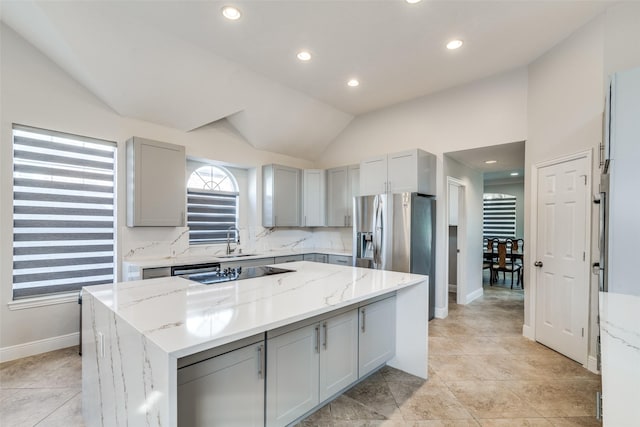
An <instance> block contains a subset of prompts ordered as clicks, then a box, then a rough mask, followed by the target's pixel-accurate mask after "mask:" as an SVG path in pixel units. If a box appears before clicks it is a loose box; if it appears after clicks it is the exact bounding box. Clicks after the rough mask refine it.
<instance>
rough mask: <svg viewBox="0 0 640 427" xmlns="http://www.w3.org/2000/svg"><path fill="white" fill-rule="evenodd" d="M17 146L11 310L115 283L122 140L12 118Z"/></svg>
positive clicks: (13, 140) (54, 301)
mask: <svg viewBox="0 0 640 427" xmlns="http://www.w3.org/2000/svg"><path fill="white" fill-rule="evenodd" d="M30 134H31V135H30ZM11 150H12V159H11V162H12V163H11V164H12V168H13V172H12V183H11V194H12V216H11V218H12V229H11V231H12V233H11V234H12V242H11V245H12V258H11V260H12V261H11V262H12V264H11V273H12V288H11V291H12V305H14V306H15V307H13V308H12V309H16V308H30V307H32V306H41V305H50V304H57V303H60V302H67V300H68V299H69V298H75V296H76V295H77V294H78V292H79V290H80V289H81V288H82V287H83V286H86V285H87V281H86V280H82V279H83V278H86V279H87V280H88V281H90V282H92V284H109V283H115V281H116V279H117V271H118V268H117V258H116V248H117V232H116V230H117V156H118V145H117V143H116V142H114V141H107V140H103V139H98V138H91V137H86V136H80V135H75V134H71V133H68V132H59V131H54V130H49V129H42V128H36V127H33V126H25V125H21V124H16V123H13V124H12V130H11ZM39 169H40V170H39ZM69 211H72V212H69ZM70 214H74V215H73V216H72V218H73V219H69V218H70V217H69V215H70ZM45 236H46V237H45ZM98 236H100V239H97V237H98ZM106 236H108V238H105V237H106ZM81 237H82V238H81ZM47 239H49V240H47ZM31 242H33V243H31ZM83 247H84V248H85V249H86V250H82V249H83ZM96 247H100V250H97V248H96ZM79 255H80V256H79ZM83 272H84V273H86V274H84V275H83V274H82V273H83ZM98 272H100V273H101V274H97V273H98ZM42 273H45V274H47V273H50V274H51V275H52V276H53V277H52V278H49V277H47V276H45V275H43V274H42ZM56 273H57V274H56ZM56 276H57V277H56ZM20 283H23V285H22V286H20V285H19V284H20ZM16 285H18V286H16ZM34 304H35V305H34Z"/></svg>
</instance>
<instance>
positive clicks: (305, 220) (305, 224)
mask: <svg viewBox="0 0 640 427" xmlns="http://www.w3.org/2000/svg"><path fill="white" fill-rule="evenodd" d="M304 226H305V227H306V226H307V216H306V215H305V216H304Z"/></svg>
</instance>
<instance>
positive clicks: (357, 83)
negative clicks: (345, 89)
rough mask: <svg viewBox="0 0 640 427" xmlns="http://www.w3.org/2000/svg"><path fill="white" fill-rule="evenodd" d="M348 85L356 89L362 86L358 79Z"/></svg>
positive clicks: (352, 80) (350, 81)
mask: <svg viewBox="0 0 640 427" xmlns="http://www.w3.org/2000/svg"><path fill="white" fill-rule="evenodd" d="M347 85H348V86H349V87H356V86H360V82H359V81H358V80H357V79H351V80H349V81H348V82H347Z"/></svg>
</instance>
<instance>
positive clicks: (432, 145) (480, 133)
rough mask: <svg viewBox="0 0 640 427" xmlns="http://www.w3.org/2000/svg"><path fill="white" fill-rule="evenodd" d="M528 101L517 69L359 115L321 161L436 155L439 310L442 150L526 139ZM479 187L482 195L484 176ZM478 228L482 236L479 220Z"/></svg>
mask: <svg viewBox="0 0 640 427" xmlns="http://www.w3.org/2000/svg"><path fill="white" fill-rule="evenodd" d="M526 103H527V71H526V69H517V70H514V71H510V72H508V73H504V74H501V75H498V76H494V77H490V78H487V79H484V80H480V81H477V82H473V83H470V84H468V85H465V86H461V87H457V88H453V89H450V90H447V91H444V92H440V93H437V94H434V95H430V96H427V97H422V98H418V99H415V100H412V101H408V102H404V103H401V104H398V105H395V106H391V107H388V108H384V109H381V110H379V111H375V112H372V113H369V114H365V115H362V116H359V117H357V118H356V119H354V120H353V121H352V122H351V124H349V126H347V128H346V129H345V130H344V132H343V133H342V134H340V135H339V136H338V138H337V139H336V140H335V141H334V142H333V143H332V144H331V145H330V146H329V148H328V149H327V150H326V151H325V152H324V153H323V155H322V156H321V157H320V159H319V161H318V163H319V165H318V166H320V167H333V166H338V165H344V164H350V163H359V162H360V161H361V160H363V159H366V158H369V157H372V156H376V155H380V154H384V153H390V152H396V151H402V150H406V149H411V148H421V149H423V150H425V151H428V152H431V153H433V154H435V155H437V156H438V166H437V167H438V171H439V172H438V183H437V188H438V190H437V197H438V200H439V201H438V203H437V209H436V210H437V219H436V247H437V248H442V249H438V250H437V252H436V277H435V283H436V313H446V305H447V287H446V284H445V280H444V276H445V274H444V272H445V271H446V269H447V266H446V264H445V258H446V257H445V254H444V248H445V239H446V236H447V233H446V229H445V228H446V221H444V214H445V212H446V209H445V206H446V204H445V203H444V194H445V191H444V189H445V188H446V182H445V181H444V178H443V176H444V175H443V172H442V171H443V153H446V152H450V151H458V150H464V149H468V148H475V147H483V146H487V145H496V144H504V143H508V142H514V141H522V140H525V139H526ZM479 185H480V190H479V194H480V198H481V197H482V180H480V184H479ZM479 212H480V213H479V214H478V215H479V216H478V218H480V220H481V218H482V213H481V212H482V210H481V208H480V211H479ZM478 230H479V231H478V232H479V233H480V236H481V234H482V230H481V224H479V225H478ZM476 242H479V246H478V244H476V245H473V244H472V246H471V247H470V250H474V251H477V254H473V253H472V252H469V254H468V256H469V259H475V258H477V260H478V262H481V257H482V238H481V237H478V238H477V239H476ZM476 255H477V256H476ZM473 268H474V267H469V269H470V271H471V270H473ZM481 270H482V266H481V265H479V266H478V271H481Z"/></svg>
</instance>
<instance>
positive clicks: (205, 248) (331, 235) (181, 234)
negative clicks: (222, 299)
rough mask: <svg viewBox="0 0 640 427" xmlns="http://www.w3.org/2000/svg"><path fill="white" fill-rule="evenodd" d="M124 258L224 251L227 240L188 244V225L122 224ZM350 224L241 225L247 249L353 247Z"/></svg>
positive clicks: (332, 248) (250, 250)
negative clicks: (223, 242)
mask: <svg viewBox="0 0 640 427" xmlns="http://www.w3.org/2000/svg"><path fill="white" fill-rule="evenodd" d="M120 236H121V238H122V239H121V242H122V247H121V249H122V254H123V259H124V260H135V259H148V258H168V257H177V256H188V255H207V254H210V255H223V254H224V253H225V251H226V244H216V245H194V246H189V228H188V227H136V228H129V227H122V230H121V233H120ZM351 239H352V229H351V228H313V229H300V228H277V229H276V228H263V227H243V228H240V245H239V248H242V251H243V252H244V253H267V252H270V251H279V252H282V251H287V250H291V252H296V251H299V250H301V249H316V248H317V249H331V250H335V251H340V252H350V251H351Z"/></svg>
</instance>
